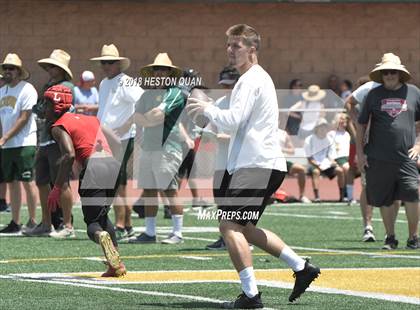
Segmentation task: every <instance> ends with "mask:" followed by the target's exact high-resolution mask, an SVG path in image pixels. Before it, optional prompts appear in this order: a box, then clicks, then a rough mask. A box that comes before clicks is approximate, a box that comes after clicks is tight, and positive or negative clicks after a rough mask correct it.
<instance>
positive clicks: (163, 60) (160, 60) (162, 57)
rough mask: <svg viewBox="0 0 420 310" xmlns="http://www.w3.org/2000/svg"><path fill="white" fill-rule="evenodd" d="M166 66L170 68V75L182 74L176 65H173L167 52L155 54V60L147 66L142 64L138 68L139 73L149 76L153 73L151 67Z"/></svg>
mask: <svg viewBox="0 0 420 310" xmlns="http://www.w3.org/2000/svg"><path fill="white" fill-rule="evenodd" d="M157 66H159V67H168V68H171V69H172V76H181V75H182V70H181V69H180V68H179V67H177V66H174V65H173V64H172V60H171V59H170V58H169V56H168V54H167V53H159V54H157V56H156V58H155V60H154V61H153V63H152V64H149V65H147V66H144V67H143V68H141V70H140V74H141V75H143V76H151V75H153V67H157Z"/></svg>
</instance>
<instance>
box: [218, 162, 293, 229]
mask: <svg viewBox="0 0 420 310" xmlns="http://www.w3.org/2000/svg"><path fill="white" fill-rule="evenodd" d="M285 175H286V172H283V171H278V170H272V169H262V168H242V169H239V170H237V171H236V172H234V173H233V174H232V175H229V177H228V178H229V182H227V181H228V180H226V183H225V184H227V183H228V184H229V187H228V189H227V190H226V191H225V196H224V198H223V203H222V204H221V205H219V206H218V208H219V210H221V211H219V213H218V215H219V220H227V221H230V222H234V223H237V224H239V225H242V226H245V225H246V224H248V223H249V222H251V223H252V224H254V225H256V224H257V223H258V221H259V219H260V218H261V216H262V214H263V212H264V210H265V207H266V205H267V203H268V201H269V198H270V197H271V195H272V194H273V193H274V192H275V191H276V190H277V189H278V188H279V187H280V185H281V183H282V182H283V180H284V177H285Z"/></svg>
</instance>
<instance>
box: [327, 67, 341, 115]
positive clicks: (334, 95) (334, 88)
mask: <svg viewBox="0 0 420 310" xmlns="http://www.w3.org/2000/svg"><path fill="white" fill-rule="evenodd" d="M327 85H328V86H327V88H328V90H329V91H328V92H327V95H326V98H325V107H326V108H329V109H337V108H342V107H343V101H342V100H341V97H340V95H341V90H340V85H341V83H340V79H339V77H338V76H337V75H335V74H331V75H330V76H329V77H328V84H327Z"/></svg>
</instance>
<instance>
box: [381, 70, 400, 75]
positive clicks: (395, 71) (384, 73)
mask: <svg viewBox="0 0 420 310" xmlns="http://www.w3.org/2000/svg"><path fill="white" fill-rule="evenodd" d="M381 73H382V75H388V74H391V75H394V74H397V73H398V71H397V70H382V71H381Z"/></svg>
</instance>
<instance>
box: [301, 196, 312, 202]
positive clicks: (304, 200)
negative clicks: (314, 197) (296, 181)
mask: <svg viewBox="0 0 420 310" xmlns="http://www.w3.org/2000/svg"><path fill="white" fill-rule="evenodd" d="M299 200H300V202H301V203H312V201H311V200H310V199H309V198H308V197H306V196H302V197H300V199H299Z"/></svg>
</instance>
